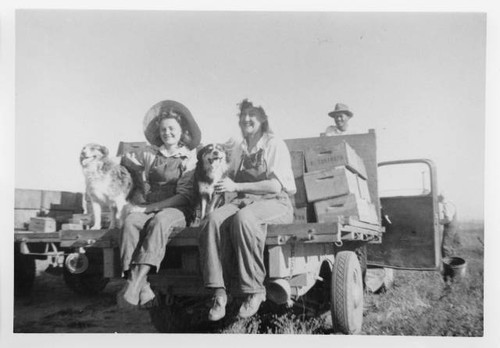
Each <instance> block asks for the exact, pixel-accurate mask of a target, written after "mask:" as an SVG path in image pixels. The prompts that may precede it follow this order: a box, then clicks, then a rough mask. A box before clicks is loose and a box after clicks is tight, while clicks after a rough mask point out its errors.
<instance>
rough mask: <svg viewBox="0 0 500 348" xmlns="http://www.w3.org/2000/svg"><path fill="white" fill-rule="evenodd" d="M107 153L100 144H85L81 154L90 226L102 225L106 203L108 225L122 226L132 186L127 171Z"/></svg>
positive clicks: (99, 226)
mask: <svg viewBox="0 0 500 348" xmlns="http://www.w3.org/2000/svg"><path fill="white" fill-rule="evenodd" d="M108 154H109V151H108V149H107V148H106V147H105V146H102V145H99V144H87V145H85V146H84V147H83V149H82V151H81V153H80V164H81V165H82V169H83V175H84V176H85V186H86V194H87V195H88V197H89V199H90V202H91V205H92V214H93V216H94V225H93V226H92V227H91V228H92V229H100V228H101V212H102V206H107V207H108V208H109V211H111V221H110V225H109V228H115V227H118V228H120V227H121V226H122V222H123V221H122V220H123V216H122V213H123V212H124V207H125V205H126V204H127V198H128V197H129V195H130V193H131V192H132V189H133V186H134V185H133V180H132V176H131V175H130V172H129V171H128V170H127V169H126V168H125V167H124V166H122V165H120V164H118V163H117V162H115V161H112V160H111V159H110V158H109V157H108Z"/></svg>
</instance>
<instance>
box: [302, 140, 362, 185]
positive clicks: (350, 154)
mask: <svg viewBox="0 0 500 348" xmlns="http://www.w3.org/2000/svg"><path fill="white" fill-rule="evenodd" d="M305 161H306V170H307V172H312V171H317V170H323V169H332V168H335V167H341V166H345V167H347V168H349V170H351V171H353V172H354V173H357V174H359V175H360V176H361V177H363V178H364V179H366V178H367V174H366V168H365V164H364V162H363V160H362V159H361V157H359V156H358V154H357V153H356V151H354V150H353V148H352V147H351V146H350V145H349V144H348V143H347V142H346V141H343V142H341V143H340V144H337V145H335V146H319V145H318V146H316V147H313V148H309V149H308V150H306V153H305Z"/></svg>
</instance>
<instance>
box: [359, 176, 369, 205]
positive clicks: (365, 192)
mask: <svg viewBox="0 0 500 348" xmlns="http://www.w3.org/2000/svg"><path fill="white" fill-rule="evenodd" d="M358 188H359V196H360V197H361V198H363V199H365V200H367V201H368V202H371V201H372V199H371V197H370V190H369V189H368V182H367V181H366V180H365V179H363V178H362V177H360V176H359V175H358Z"/></svg>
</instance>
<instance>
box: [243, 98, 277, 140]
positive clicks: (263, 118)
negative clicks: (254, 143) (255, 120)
mask: <svg viewBox="0 0 500 348" xmlns="http://www.w3.org/2000/svg"><path fill="white" fill-rule="evenodd" d="M238 108H239V109H240V112H239V113H238V117H240V116H241V114H243V111H245V110H246V109H250V108H253V109H256V110H258V111H259V114H260V121H261V123H262V125H261V129H262V133H271V134H272V133H273V131H272V130H271V127H269V119H268V116H267V114H266V112H265V111H264V108H263V107H262V106H256V105H253V103H252V102H251V101H250V100H248V99H247V98H245V99H243V100H242V101H241V103H239V104H238Z"/></svg>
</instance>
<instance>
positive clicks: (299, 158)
mask: <svg viewBox="0 0 500 348" xmlns="http://www.w3.org/2000/svg"><path fill="white" fill-rule="evenodd" d="M290 158H291V160H292V171H293V177H294V178H300V177H302V176H303V175H304V172H305V162H304V160H305V156H304V152H303V151H290Z"/></svg>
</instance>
